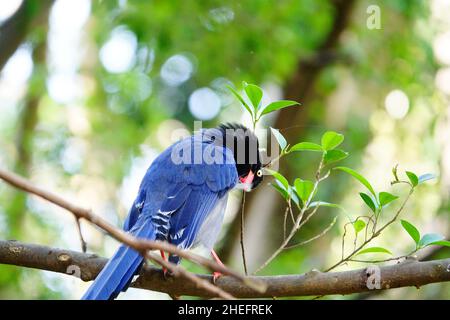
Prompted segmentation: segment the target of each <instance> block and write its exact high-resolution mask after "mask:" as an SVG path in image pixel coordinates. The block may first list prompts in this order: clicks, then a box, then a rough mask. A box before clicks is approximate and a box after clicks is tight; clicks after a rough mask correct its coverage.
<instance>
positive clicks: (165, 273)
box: [162, 268, 173, 280]
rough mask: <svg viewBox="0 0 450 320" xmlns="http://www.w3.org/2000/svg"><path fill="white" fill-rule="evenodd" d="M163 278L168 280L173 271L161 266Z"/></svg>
mask: <svg viewBox="0 0 450 320" xmlns="http://www.w3.org/2000/svg"><path fill="white" fill-rule="evenodd" d="M162 271H163V277H164V280H169V279H171V278H172V277H173V273H172V272H170V271H169V270H167V269H166V268H162Z"/></svg>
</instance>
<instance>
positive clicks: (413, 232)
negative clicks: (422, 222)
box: [400, 220, 420, 245]
mask: <svg viewBox="0 0 450 320" xmlns="http://www.w3.org/2000/svg"><path fill="white" fill-rule="evenodd" d="M400 223H401V224H402V227H403V229H405V230H406V232H408V234H409V235H410V236H411V238H412V239H413V240H414V242H415V243H416V245H418V244H419V241H420V232H419V230H417V228H416V227H415V226H414V225H413V224H412V223H411V222H408V221H406V220H401V221H400Z"/></svg>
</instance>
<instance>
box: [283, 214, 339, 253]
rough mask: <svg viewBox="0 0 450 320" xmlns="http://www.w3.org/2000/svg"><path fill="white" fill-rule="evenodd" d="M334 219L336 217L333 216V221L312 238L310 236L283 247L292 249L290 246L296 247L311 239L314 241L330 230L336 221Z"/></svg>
mask: <svg viewBox="0 0 450 320" xmlns="http://www.w3.org/2000/svg"><path fill="white" fill-rule="evenodd" d="M336 221H337V217H335V218H334V219H333V221H332V222H331V223H330V224H329V225H328V227H326V228H325V229H324V230H323V231H322V232H321V233H319V234H317V235H315V236H314V237H312V238H310V239H308V240H305V241H302V242H299V243H296V244H293V245H290V246H286V247H284V250H288V249H292V248H297V247H300V246H303V245H305V244H308V243H310V242H312V241H314V240H317V239H319V238H320V237H323V236H324V235H325V234H326V233H327V232H328V231H330V230H331V228H332V227H333V226H334V224H335V223H336Z"/></svg>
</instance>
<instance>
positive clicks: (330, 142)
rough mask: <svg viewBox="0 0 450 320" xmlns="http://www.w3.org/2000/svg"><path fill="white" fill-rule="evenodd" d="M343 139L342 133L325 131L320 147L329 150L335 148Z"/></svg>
mask: <svg viewBox="0 0 450 320" xmlns="http://www.w3.org/2000/svg"><path fill="white" fill-rule="evenodd" d="M342 141H344V135H342V134H340V133H337V132H334V131H327V132H325V133H324V134H323V135H322V148H323V149H324V150H331V149H334V148H336V147H337V146H338V145H340V144H341V143H342Z"/></svg>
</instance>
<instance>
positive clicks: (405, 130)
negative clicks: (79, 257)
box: [0, 0, 450, 299]
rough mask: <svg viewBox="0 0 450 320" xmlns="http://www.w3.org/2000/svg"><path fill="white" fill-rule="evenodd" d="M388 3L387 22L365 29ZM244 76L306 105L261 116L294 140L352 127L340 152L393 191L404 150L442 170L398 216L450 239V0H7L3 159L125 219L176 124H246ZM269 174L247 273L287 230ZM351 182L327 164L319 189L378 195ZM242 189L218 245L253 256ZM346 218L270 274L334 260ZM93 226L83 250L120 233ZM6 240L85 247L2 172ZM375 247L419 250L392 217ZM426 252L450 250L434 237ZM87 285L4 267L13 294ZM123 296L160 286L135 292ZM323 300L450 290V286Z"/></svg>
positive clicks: (354, 204) (254, 210)
mask: <svg viewBox="0 0 450 320" xmlns="http://www.w3.org/2000/svg"><path fill="white" fill-rule="evenodd" d="M371 5H375V7H373V6H372V7H371ZM378 9H379V13H380V15H379V17H380V19H381V20H380V28H372V27H373V24H371V23H372V22H373V20H371V19H373V18H374V17H375V16H374V14H375V15H376V13H377V12H378V11H377V10H378ZM372 10H375V11H372ZM374 12H375V13H374ZM375 18H376V17H375ZM241 81H247V82H250V83H255V84H258V85H260V86H261V87H262V88H263V89H264V93H265V96H264V99H265V101H272V100H275V99H282V98H285V99H293V100H296V101H300V102H301V103H302V104H303V106H302V107H300V108H297V107H293V108H288V109H285V110H283V111H281V112H279V113H276V114H273V115H270V117H266V119H264V121H263V123H262V124H261V126H262V127H267V126H273V127H276V128H279V129H280V131H281V132H282V133H283V134H284V135H285V136H286V137H287V139H288V141H290V142H291V143H295V142H298V141H301V140H308V141H316V142H317V141H318V140H319V139H320V136H321V135H322V133H323V132H325V131H326V130H335V131H338V132H341V133H343V134H344V135H345V137H346V139H345V142H344V148H345V150H348V151H350V153H351V156H350V157H349V158H348V159H346V160H345V162H344V164H345V165H347V166H351V167H353V168H355V169H357V170H358V171H360V172H362V173H364V175H365V176H366V177H368V179H369V180H370V181H371V182H372V183H373V185H374V186H375V187H376V188H378V189H380V190H381V189H384V190H391V187H390V185H389V182H390V179H391V173H390V169H391V168H392V167H393V166H394V165H395V164H397V163H399V164H400V168H402V169H407V170H411V171H414V172H418V173H425V172H433V173H435V174H437V175H438V176H439V179H438V180H437V181H434V182H433V183H430V184H427V185H424V186H423V187H421V188H420V189H418V191H417V193H416V194H415V195H414V197H413V199H412V200H411V201H410V203H409V204H408V206H407V208H406V211H405V212H404V217H406V218H407V219H408V220H409V221H411V222H413V223H414V224H415V225H417V226H419V227H420V229H421V231H422V232H423V233H426V232H438V233H441V234H444V235H446V237H447V238H448V237H449V236H450V227H449V226H450V222H449V220H450V219H449V212H450V211H449V210H450V200H449V187H450V140H449V137H450V104H449V103H450V100H449V97H450V1H448V0H432V1H425V0H423V1H420V0H411V1H408V0H392V1H376V0H371V1H365V0H355V1H345V0H342V1H340V0H334V1H331V0H318V1H313V0H302V1H298V0H279V1H262V0H245V1H212V0H211V1H210V0H208V1H156V0H155V1H138V0H111V1H90V0H57V1H50V0H42V1H38V0H23V1H21V0H0V165H1V166H2V167H6V168H9V169H11V170H14V171H15V172H18V173H20V174H22V175H24V176H27V177H28V178H30V179H31V180H32V181H34V182H35V183H36V184H38V185H39V186H42V187H45V188H48V189H50V190H53V191H55V192H58V193H59V194H61V195H63V196H64V197H65V198H67V199H69V200H71V201H74V202H76V203H78V204H79V205H81V206H84V207H87V208H91V209H93V210H94V211H95V213H97V214H99V215H101V216H103V217H104V218H106V219H108V220H109V221H110V222H111V223H113V224H115V225H117V226H120V225H121V223H122V221H123V220H124V218H125V216H126V214H127V210H128V208H129V206H130V205H131V203H132V201H133V200H134V196H135V193H136V191H137V188H138V185H139V182H140V179H141V178H142V176H143V174H144V172H145V170H146V168H147V167H148V165H149V164H150V163H151V161H152V159H154V157H155V156H157V154H158V153H159V152H160V151H161V150H163V149H164V148H166V147H167V146H168V145H170V144H171V143H172V142H173V139H172V138H173V135H172V133H173V132H180V131H179V130H180V129H181V130H184V131H185V132H191V131H192V129H193V122H194V120H202V121H203V126H205V127H209V126H214V125H216V124H218V123H220V122H225V121H237V122H243V123H245V124H248V123H249V119H248V117H247V116H245V115H244V113H243V110H242V108H241V107H240V106H239V105H238V104H237V102H236V100H235V99H234V98H233V97H232V96H231V95H230V94H229V92H228V91H227V89H226V88H225V86H226V85H227V84H234V85H236V86H237V87H238V88H240V83H241ZM177 129H178V130H177ZM316 165H317V159H316V158H314V156H310V155H295V156H289V157H286V159H283V161H282V163H281V166H280V171H281V172H282V173H283V174H285V175H286V176H287V177H289V178H290V179H292V178H293V177H304V178H310V179H311V178H312V177H313V170H314V169H315V166H316ZM268 181H270V180H269V179H267V180H266V181H265V183H264V185H263V186H262V187H260V188H258V189H257V190H256V191H255V192H253V193H251V194H249V195H247V199H246V201H247V204H246V239H245V243H246V248H247V256H248V264H249V269H250V271H251V270H254V269H255V268H256V267H257V266H258V265H259V264H260V263H261V262H263V260H265V258H267V257H268V256H269V255H270V253H271V252H273V250H274V249H275V248H276V246H277V245H279V243H280V241H281V237H282V217H283V212H284V209H283V206H282V204H283V203H282V199H281V197H280V196H279V195H278V194H277V193H276V191H275V190H273V189H272V188H270V187H269V186H267V182H268ZM358 191H360V187H359V185H357V184H356V183H354V181H353V180H351V179H350V178H349V177H348V176H346V175H344V174H333V175H332V177H331V178H330V179H329V180H327V181H326V182H325V183H324V184H323V186H322V187H321V190H320V197H321V199H322V200H325V201H330V202H336V203H341V204H343V205H345V207H346V208H347V209H348V210H349V212H350V213H351V214H352V215H354V216H355V217H356V216H357V215H361V214H363V213H364V211H365V210H367V208H366V207H364V204H363V203H362V201H361V200H360V199H359V196H358ZM395 193H397V194H399V195H404V193H405V190H403V189H401V188H400V189H395ZM239 197H240V193H239V192H237V193H233V196H232V197H231V198H232V199H231V203H230V205H229V210H228V212H227V216H226V221H225V225H224V230H223V234H222V237H221V239H220V241H219V243H218V245H217V251H218V252H219V254H221V256H222V257H223V260H224V261H225V262H226V263H228V264H230V265H231V266H233V267H234V268H236V269H237V270H242V262H241V260H240V259H241V258H240V247H239V220H240V217H239V215H238V214H237V212H238V211H239V201H240V198H239ZM336 214H338V213H337V212H335V211H333V210H325V209H324V210H323V212H321V213H320V214H318V215H317V216H316V217H314V219H313V220H312V221H311V223H309V224H308V225H306V227H305V228H303V229H302V230H301V232H300V233H299V234H298V236H297V239H298V240H301V239H307V238H308V237H310V236H312V235H315V234H317V233H318V232H320V230H322V229H323V228H324V227H325V226H327V225H328V224H329V222H330V221H331V220H332V219H333V217H334V216H335V215H336ZM344 223H345V219H344V218H340V219H339V220H338V223H337V224H336V225H335V226H334V227H333V229H332V230H331V231H330V232H329V233H328V234H327V235H326V236H325V237H323V238H321V239H319V240H317V241H315V242H312V243H310V244H308V245H306V246H303V247H300V248H297V249H293V250H289V251H285V252H284V253H283V254H281V255H280V256H279V258H277V259H276V260H275V261H274V262H273V263H272V264H270V265H269V267H268V268H266V269H265V270H264V271H263V274H295V273H302V272H306V271H309V270H310V269H311V268H313V267H315V268H319V269H321V268H324V267H327V266H329V265H330V264H331V263H333V262H335V261H336V260H337V259H338V258H339V257H340V246H341V242H340V239H341V236H342V232H343V224H344ZM82 229H83V233H84V236H85V238H86V240H87V242H88V250H89V251H92V252H96V253H99V254H101V255H104V256H110V255H111V254H112V253H113V252H114V250H115V248H116V247H117V245H118V244H117V242H115V241H114V240H112V239H111V238H109V237H107V236H104V235H103V234H102V233H101V232H100V231H98V230H97V229H95V228H93V227H92V226H90V225H89V224H87V223H83V224H82ZM0 239H18V240H21V241H25V242H31V243H39V244H45V245H50V246H55V247H63V248H69V249H73V250H80V246H79V239H78V235H77V231H76V227H75V224H74V219H73V217H72V216H71V215H70V214H67V213H66V212H63V211H62V210H60V209H58V208H56V207H55V206H53V205H51V204H49V203H46V202H43V201H41V200H39V199H37V198H35V197H29V196H26V195H25V194H23V193H21V192H17V191H16V190H14V189H12V188H10V187H8V186H6V185H5V184H4V183H0ZM375 244H377V245H382V246H385V247H388V248H389V249H390V250H391V251H393V252H394V254H396V255H401V254H404V253H406V252H408V251H410V250H411V249H412V248H413V243H412V241H411V239H409V237H408V235H407V234H406V233H405V232H404V231H401V227H400V225H399V224H398V223H397V224H394V225H393V226H391V227H390V228H389V229H388V230H387V231H386V232H385V234H384V235H383V236H382V237H380V238H379V239H377V240H376V241H375ZM420 255H421V257H422V258H425V259H436V258H440V257H448V256H449V255H450V253H449V250H448V249H442V248H437V247H434V248H429V250H428V249H427V250H424V251H423V252H421V253H420ZM184 264H185V265H186V266H188V267H189V268H191V270H196V268H194V267H193V266H191V265H189V264H188V263H184ZM357 267H360V265H358V264H356V263H352V264H348V265H345V266H343V267H340V268H339V270H345V269H351V268H357ZM87 286H88V284H86V283H83V282H82V281H81V280H78V279H75V278H73V277H69V276H64V275H60V274H54V273H51V272H44V271H38V270H31V269H24V268H20V267H13V266H5V265H0V298H2V299H13V298H14V299H49V298H58V299H78V298H79V297H80V296H81V294H82V293H83V292H84V290H85V289H86V288H87ZM120 298H125V299H127V298H137V299H154V298H163V299H164V298H167V296H166V295H164V294H160V293H153V292H146V291H143V290H135V289H130V290H129V291H128V292H127V293H126V294H125V295H121V297H120ZM328 298H332V299H355V298H370V299H372V298H388V299H394V298H404V299H417V298H419V299H431V298H434V299H449V298H450V286H449V284H433V285H428V286H425V287H422V288H420V290H418V289H416V288H402V289H395V290H390V291H386V292H383V293H380V294H376V295H375V294H369V295H367V294H365V295H360V294H355V295H350V296H345V297H341V296H334V297H328Z"/></svg>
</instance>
